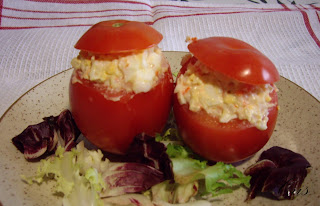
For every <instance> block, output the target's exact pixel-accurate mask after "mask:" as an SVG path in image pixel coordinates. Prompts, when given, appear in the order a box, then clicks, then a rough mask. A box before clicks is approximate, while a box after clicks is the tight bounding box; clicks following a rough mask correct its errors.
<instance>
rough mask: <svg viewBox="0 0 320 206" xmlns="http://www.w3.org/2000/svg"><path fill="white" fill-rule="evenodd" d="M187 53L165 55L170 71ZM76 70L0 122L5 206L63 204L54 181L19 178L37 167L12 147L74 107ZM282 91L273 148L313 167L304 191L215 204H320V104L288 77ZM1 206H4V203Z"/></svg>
mask: <svg viewBox="0 0 320 206" xmlns="http://www.w3.org/2000/svg"><path fill="white" fill-rule="evenodd" d="M184 54H185V53H184V52H165V55H166V56H167V58H168V61H169V62H170V64H171V69H172V70H173V72H174V71H177V70H179V68H180V60H181V57H182V56H183V55H184ZM71 72H72V71H71V70H66V71H64V72H62V73H60V74H57V75H55V76H53V77H51V78H49V79H47V80H46V81H44V82H42V83H41V84H39V85H37V86H36V87H34V88H33V89H31V90H30V91H28V92H27V93H26V94H25V95H23V96H22V97H21V98H19V99H18V100H17V101H16V102H15V103H14V104H13V105H12V106H11V107H10V108H9V109H8V111H7V112H6V113H5V114H4V115H3V116H2V117H1V120H0V140H1V146H0V174H1V175H0V202H1V203H2V205H3V206H12V205H23V206H31V205H32V206H36V205H39V206H40V205H41V206H44V205H50V206H54V205H62V203H61V199H60V200H57V197H55V196H54V195H53V190H52V185H51V184H50V182H49V183H47V184H42V185H37V184H33V185H31V186H29V185H27V184H25V183H23V182H22V181H21V179H20V175H21V174H24V175H27V176H31V175H33V174H34V172H35V171H36V169H37V166H38V163H30V162H27V161H26V160H25V159H24V157H23V155H22V154H21V153H20V152H19V151H18V150H17V149H16V148H15V147H14V146H13V144H12V143H11V138H13V137H14V136H15V135H17V134H19V133H21V132H22V130H23V129H25V128H26V127H27V126H28V125H31V124H36V123H39V122H41V121H42V118H43V117H46V116H50V115H58V114H59V113H60V112H61V111H62V110H64V109H66V108H68V107H69V100H68V83H69V78H70V76H71ZM277 87H278V88H279V94H278V95H279V104H280V112H279V117H278V122H277V125H276V128H275V131H274V133H273V136H272V137H271V139H270V141H269V142H268V144H267V145H266V146H265V147H264V148H263V149H262V150H265V149H268V148H270V147H272V146H274V145H278V146H281V147H285V148H288V149H290V150H293V151H295V152H298V153H301V154H303V155H304V156H305V157H306V158H307V159H308V160H309V162H310V163H311V165H312V170H311V172H310V174H309V175H308V176H307V178H306V179H305V181H304V184H303V185H302V190H301V193H300V194H299V195H298V196H297V197H296V199H295V200H292V201H287V200H283V201H277V200H273V199H269V198H267V197H257V198H256V199H254V200H252V201H251V202H250V203H245V202H243V201H244V200H245V198H246V194H247V191H246V190H245V189H243V188H242V189H239V190H236V191H235V192H234V193H232V194H227V195H222V196H219V197H217V198H216V199H215V200H214V205H246V206H247V205H299V206H300V205H320V182H319V169H320V161H319V157H320V152H319V151H320V103H319V101H318V100H316V99H315V98H314V97H313V96H311V95H310V94H309V93H307V92H306V91H305V90H303V89H302V88H300V87H299V86H297V85H296V84H294V83H292V82H290V81H289V80H287V79H285V78H281V80H280V81H279V82H278V83H277ZM260 153H261V151H260V152H258V153H257V154H256V155H255V156H253V157H252V158H251V159H250V160H248V161H245V162H243V163H242V164H240V165H238V166H237V167H238V168H239V169H240V170H242V171H243V170H244V169H245V168H247V167H248V166H249V165H251V164H252V163H254V162H255V161H256V160H257V158H258V156H259V155H260ZM0 205H1V204H0Z"/></svg>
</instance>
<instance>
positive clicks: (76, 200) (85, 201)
mask: <svg viewBox="0 0 320 206" xmlns="http://www.w3.org/2000/svg"><path fill="white" fill-rule="evenodd" d="M81 151H82V152H81ZM83 151H85V152H83ZM97 154H99V153H98V152H96V151H94V152H93V151H92V152H88V151H87V150H86V149H85V148H84V145H83V142H80V143H79V144H78V145H77V149H75V148H73V149H72V150H71V151H67V152H66V151H65V150H64V148H62V147H58V148H57V150H56V153H55V156H54V157H51V158H49V159H47V160H41V165H40V167H39V168H38V171H37V174H36V175H35V176H32V177H25V176H22V179H24V180H25V181H26V182H27V183H29V184H32V183H33V182H36V183H38V184H41V183H42V182H44V181H46V180H48V179H53V180H55V182H56V184H55V192H56V193H62V194H63V195H64V196H63V200H62V201H63V205H64V206H71V205H79V206H82V205H83V206H85V205H92V206H102V205H103V202H102V200H101V199H100V197H99V195H100V193H101V192H102V190H103V189H104V188H106V185H105V182H104V181H103V179H102V177H101V174H100V173H99V170H100V168H101V166H102V165H104V164H105V161H103V160H102V159H101V158H97V157H96V156H97ZM83 155H86V158H84V157H83ZM81 157H82V158H81ZM84 159H94V160H96V161H95V162H94V164H93V163H92V162H91V164H90V163H88V161H87V162H86V164H84V163H83V162H84Z"/></svg>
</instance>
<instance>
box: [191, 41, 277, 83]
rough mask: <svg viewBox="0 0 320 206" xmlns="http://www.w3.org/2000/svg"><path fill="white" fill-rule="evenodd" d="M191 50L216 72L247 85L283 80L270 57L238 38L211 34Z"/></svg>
mask: <svg viewBox="0 0 320 206" xmlns="http://www.w3.org/2000/svg"><path fill="white" fill-rule="evenodd" d="M188 49H189V51H190V52H191V53H192V54H193V55H194V56H195V57H196V58H197V59H198V60H200V61H201V62H202V63H203V64H205V65H206V66H207V67H209V68H210V69H211V70H213V71H218V72H220V73H222V74H224V75H226V76H228V77H230V78H232V79H235V80H237V81H240V82H243V83H247V84H254V85H259V84H268V83H273V82H276V81H279V79H280V75H279V72H278V70H277V68H276V67H275V65H274V64H273V63H272V62H271V60H270V59H268V57H266V56H265V55H264V54H262V53H261V52H260V51H259V50H257V49H256V48H254V47H253V46H251V45H249V44H248V43H246V42H243V41H241V40H238V39H234V38H230V37H210V38H205V39H200V40H194V41H193V42H192V43H190V44H189V45H188Z"/></svg>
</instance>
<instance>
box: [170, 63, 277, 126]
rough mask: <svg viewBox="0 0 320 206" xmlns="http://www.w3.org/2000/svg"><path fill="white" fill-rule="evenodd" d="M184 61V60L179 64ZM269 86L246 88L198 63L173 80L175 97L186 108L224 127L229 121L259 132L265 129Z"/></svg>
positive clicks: (271, 89) (246, 86)
mask: <svg viewBox="0 0 320 206" xmlns="http://www.w3.org/2000/svg"><path fill="white" fill-rule="evenodd" d="M183 61H185V60H183ZM274 89H275V87H273V86H272V85H270V84H265V85H248V84H244V83H241V82H237V81H235V80H232V79H230V78H228V77H226V76H224V75H222V74H220V73H218V72H214V71H211V70H209V69H208V68H207V67H206V66H205V65H203V64H202V63H201V62H200V61H196V62H192V61H191V62H190V63H189V64H188V67H187V70H186V72H185V73H184V74H183V75H181V76H180V77H179V78H178V80H177V85H176V88H175V91H174V92H175V93H176V94H177V97H178V101H179V103H180V104H188V105H189V109H190V110H191V111H193V112H198V111H200V110H204V111H206V112H207V113H208V114H209V115H211V116H213V117H216V118H218V119H219V121H220V122H221V123H227V122H229V121H231V120H232V119H236V118H238V119H240V120H247V121H249V122H250V123H251V124H252V125H254V126H255V127H256V128H258V129H259V130H265V129H267V122H268V114H269V112H268V109H269V108H270V107H273V106H275V105H274V104H273V103H271V97H270V95H269V94H270V93H271V92H273V90H274Z"/></svg>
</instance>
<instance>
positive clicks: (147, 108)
mask: <svg viewBox="0 0 320 206" xmlns="http://www.w3.org/2000/svg"><path fill="white" fill-rule="evenodd" d="M74 78H76V79H78V80H77V81H75V82H73V79H74ZM172 93H173V79H172V74H171V70H170V68H168V70H167V72H166V73H164V75H163V77H162V78H160V79H159V81H158V84H157V85H156V86H155V87H153V88H152V89H151V90H150V91H148V92H146V93H138V94H132V93H129V94H124V95H123V96H122V97H121V99H120V100H119V101H112V100H109V99H106V98H105V96H104V95H106V90H104V91H103V90H101V88H97V87H96V86H94V82H92V81H89V80H85V79H81V78H80V76H79V74H78V72H77V71H75V72H74V73H73V76H72V78H71V80H70V91H69V94H70V106H71V112H72V115H73V117H74V119H75V122H76V124H77V126H78V127H79V129H80V130H81V132H82V133H83V135H84V136H85V137H86V138H87V139H88V140H89V141H90V142H91V143H93V144H94V145H96V146H97V147H99V148H101V149H102V150H105V151H108V152H112V153H117V154H123V153H125V151H126V149H127V148H128V146H129V145H130V143H131V142H132V140H133V138H134V136H136V135H137V134H139V133H142V132H144V133H146V134H148V135H154V134H155V133H157V132H161V131H162V129H163V128H164V126H165V123H166V121H167V118H168V115H169V112H170V109H171V103H172ZM132 95H133V97H132ZM131 97H132V98H131Z"/></svg>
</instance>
